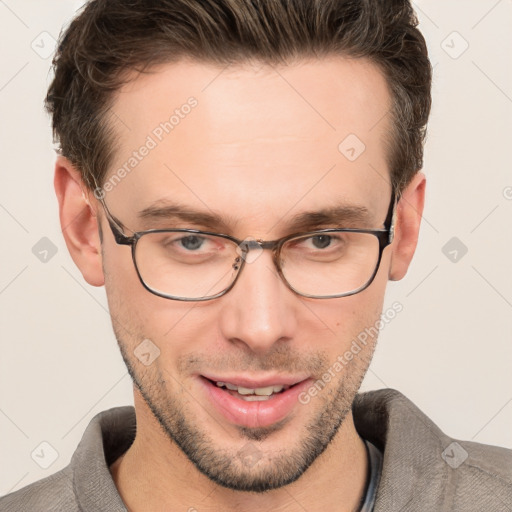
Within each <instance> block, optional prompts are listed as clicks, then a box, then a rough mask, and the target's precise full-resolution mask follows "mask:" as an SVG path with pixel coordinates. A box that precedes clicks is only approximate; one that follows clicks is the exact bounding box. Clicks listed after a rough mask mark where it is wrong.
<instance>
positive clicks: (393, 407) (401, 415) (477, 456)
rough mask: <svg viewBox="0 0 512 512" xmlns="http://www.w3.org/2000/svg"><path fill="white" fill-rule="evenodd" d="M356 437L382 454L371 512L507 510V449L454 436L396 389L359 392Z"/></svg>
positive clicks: (511, 468) (510, 498) (511, 463)
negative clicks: (379, 475) (364, 440)
mask: <svg viewBox="0 0 512 512" xmlns="http://www.w3.org/2000/svg"><path fill="white" fill-rule="evenodd" d="M353 414H354V423H355V425H356V429H357V430H358V431H359V433H360V435H361V436H362V437H364V438H365V439H368V440H369V441H371V442H373V444H375V445H376V446H377V447H379V448H380V449H381V450H382V451H383V453H384V466H383V472H382V479H381V485H380V487H379V490H378V495H377V498H378V499H377V506H376V508H375V510H376V512H380V511H387V510H397V509H398V510H400V506H405V505H407V506H406V507H405V509H407V510H409V511H411V512H412V511H416V510H418V511H419V510H439V511H444V510H446V511H448V510H449V511H451V512H455V511H457V512H458V511H464V512H473V511H475V512H477V511H478V512H481V511H482V510H488V511H493V512H494V511H496V512H497V511H501V510H512V450H509V449H507V448H501V447H498V446H491V445H484V444H479V443H474V442H470V441H463V440H459V439H454V438H452V437H450V436H448V435H446V434H445V433H444V432H442V431H441V429H440V428H439V427H438V426H437V425H436V424H435V423H434V422H433V421H432V420H431V419H430V418H428V416H426V415H425V414H424V413H423V412H422V411H421V410H420V409H419V408H418V407H417V406H416V405H414V404H413V402H411V401H410V400H409V399H408V398H407V397H405V396H404V395H403V394H402V393H400V392H398V391H395V390H392V389H383V390H378V391H370V392H367V393H361V394H359V395H358V396H357V398H356V400H355V401H354V405H353Z"/></svg>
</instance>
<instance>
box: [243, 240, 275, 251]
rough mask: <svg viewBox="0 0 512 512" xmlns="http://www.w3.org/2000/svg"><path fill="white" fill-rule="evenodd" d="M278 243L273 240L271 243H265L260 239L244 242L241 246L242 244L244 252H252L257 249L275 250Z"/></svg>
mask: <svg viewBox="0 0 512 512" xmlns="http://www.w3.org/2000/svg"><path fill="white" fill-rule="evenodd" d="M276 244H277V243H276V242H275V241H273V240H271V241H264V240H262V239H261V238H258V239H249V238H248V239H246V240H244V241H243V242H242V243H241V244H240V248H241V249H242V250H243V251H246V252H248V251H250V250H251V249H257V250H262V249H274V248H275V247H276Z"/></svg>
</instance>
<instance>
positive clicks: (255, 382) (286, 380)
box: [202, 374, 308, 389]
mask: <svg viewBox="0 0 512 512" xmlns="http://www.w3.org/2000/svg"><path fill="white" fill-rule="evenodd" d="M202 377H205V378H207V379H209V380H212V381H213V382H229V383H230V384H233V385H235V386H239V387H243V388H247V389H256V388H265V387H268V386H293V385H294V384H298V383H299V382H302V381H303V380H306V379H307V378H308V376H301V375H299V376H292V375H289V376H286V375H274V376H271V375H270V376H269V375H266V376H264V377H258V378H250V377H247V375H244V376H242V375H225V376H219V375H212V374H208V375H207V374H202Z"/></svg>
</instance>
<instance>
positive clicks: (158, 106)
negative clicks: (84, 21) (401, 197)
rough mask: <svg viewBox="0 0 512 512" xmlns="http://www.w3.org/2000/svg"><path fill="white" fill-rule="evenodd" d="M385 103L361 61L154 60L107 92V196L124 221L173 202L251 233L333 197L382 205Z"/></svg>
mask: <svg viewBox="0 0 512 512" xmlns="http://www.w3.org/2000/svg"><path fill="white" fill-rule="evenodd" d="M389 108H390V97H389V93H388V88H387V84H386V81H385V78H384V77H383V76H382V75H381V73H380V72H379V70H378V68H377V67H376V66H375V65H374V64H372V63H370V62H369V61H366V60H362V59H347V58H340V57H335V58H334V57H333V58H325V59H321V60H309V61H298V62H296V63H294V64H289V65H287V66H270V65H262V64H257V63H254V64H244V65H243V66H242V65H233V66H228V67H219V66H214V65H211V64H203V63H197V62H190V61H180V62H177V63H172V64H166V65H162V66H159V67H158V68H155V69H154V70H153V71H152V72H151V73H150V74H147V75H140V76H138V77H136V78H135V79H134V80H132V81H131V82H129V83H128V84H126V85H125V86H123V88H122V89H121V90H120V91H119V93H118V94H117V95H116V98H115V101H114V103H113V106H112V109H111V110H112V114H113V115H112V116H111V120H112V123H113V128H114V132H115V134H116V136H117V150H116V154H115V158H114V162H113V164H112V166H111V169H110V173H109V174H110V177H111V178H115V176H114V175H115V174H117V175H119V174H121V175H122V178H121V179H114V180H113V181H112V180H111V181H112V186H111V187H109V190H107V197H106V199H107V202H108V203H109V204H115V205H116V212H117V213H118V216H121V215H124V217H125V218H130V220H131V221H132V222H135V212H136V211H140V210H142V209H144V208H147V207H148V206H150V204H151V203H152V202H154V201H157V200H162V199H164V200H165V199H172V200H173V201H175V202H178V203H180V204H182V205H187V206H189V207H190V208H191V209H195V210H203V211H208V210H209V211H210V212H211V211H215V212H219V213H225V212H226V213H227V214H228V215H229V217H230V218H234V219H237V220H239V221H240V222H239V224H240V223H241V224H244V226H245V227H246V228H250V229H253V228H254V229H256V231H258V230H259V229H260V227H261V231H260V232H266V229H268V228H270V226H271V225H272V224H273V223H274V224H275V221H276V220H277V219H281V218H283V217H285V216H286V215H288V216H293V215H295V214H297V213H300V212H301V211H313V210H315V209H322V208H326V207H334V206H337V205H339V204H343V203H345V204H358V205H364V206H366V207H367V208H368V209H369V210H370V211H373V212H382V211H385V210H386V208H387V205H388V202H389V195H390V190H391V189H390V185H389V178H388V176H389V172H388V169H387V163H386V155H387V147H386V138H387V135H388V133H389V123H390V116H389ZM120 169H124V172H119V171H120ZM254 229H253V232H254Z"/></svg>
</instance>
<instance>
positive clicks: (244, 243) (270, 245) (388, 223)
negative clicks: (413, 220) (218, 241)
mask: <svg viewBox="0 0 512 512" xmlns="http://www.w3.org/2000/svg"><path fill="white" fill-rule="evenodd" d="M96 190H97V189H96ZM95 196H96V194H95ZM96 198H97V199H98V200H99V202H100V203H101V205H102V207H103V209H104V211H105V215H106V218H107V221H108V224H109V226H110V229H111V231H112V234H113V235H114V239H115V241H116V243H117V244H118V245H129V246H131V253H132V260H133V265H134V267H135V271H136V273H137V276H138V278H139V281H140V282H141V284H142V286H143V287H144V288H145V289H146V290H147V291H148V292H150V293H152V294H153V295H156V296H158V297H162V298H164V299H169V300H178V301H183V302H202V301H206V300H212V299H217V298H219V297H222V296H223V295H225V294H226V293H228V292H229V291H230V290H231V289H232V288H233V287H234V286H235V283H236V282H237V280H238V278H239V277H240V274H241V273H242V270H243V268H244V266H245V261H246V255H247V254H248V252H249V251H250V249H251V248H255V247H259V248H261V249H263V250H265V249H270V250H272V259H273V261H274V265H275V267H276V269H277V272H278V274H279V276H280V277H281V279H282V281H283V282H284V284H285V285H286V286H287V287H288V288H289V289H290V290H291V291H293V292H294V293H296V294H297V295H299V296H301V297H307V298H311V299H337V298H341V297H349V296H351V295H355V294H357V293H360V292H362V291H364V290H366V288H368V287H369V286H370V285H371V284H372V283H373V281H374V279H375V276H376V275H377V272H378V271H379V267H380V263H381V260H382V253H383V251H384V249H385V248H386V247H387V246H389V245H391V243H392V242H393V240H394V236H395V221H396V207H397V204H398V202H399V201H400V194H396V193H395V190H394V188H392V192H391V200H390V203H389V208H388V213H387V215H386V220H385V221H384V226H385V227H384V229H357V228H325V229H320V230H316V231H305V232H301V233H293V234H290V235H286V236H284V237H282V238H279V239H277V240H262V239H257V240H249V241H248V240H247V239H246V240H240V239H238V238H235V237H234V236H231V235H226V234H224V233H214V232H211V231H202V230H199V229H188V228H177V229H171V228H168V229H148V230H144V231H135V232H133V235H132V236H126V235H125V234H124V233H123V224H122V223H121V222H119V221H118V220H117V219H116V218H115V217H114V216H113V215H112V214H111V213H110V210H109V209H108V207H107V205H106V203H105V200H104V196H100V197H96ZM130 231H132V230H130ZM166 232H173V233H176V232H178V233H180V232H183V233H192V234H204V235H211V236H218V237H221V238H225V239H227V240H230V241H231V242H233V243H235V244H236V245H237V246H238V248H240V249H241V251H242V255H241V258H240V256H239V257H238V258H236V259H235V261H234V264H235V263H238V262H239V260H240V259H241V260H242V261H241V263H240V267H239V268H238V269H235V270H237V274H236V276H235V279H233V281H232V282H231V284H230V285H229V286H228V287H227V288H225V289H224V290H223V291H221V292H219V293H217V294H215V295H211V296H206V297H199V298H195V299H192V298H186V297H178V296H174V295H169V294H165V293H163V292H158V291H156V290H153V289H151V288H150V287H149V286H148V285H147V284H146V283H145V281H144V279H143V278H142V275H141V273H140V271H139V268H138V266H137V261H136V258H135V249H136V246H137V242H138V241H139V240H140V239H141V238H142V237H143V236H144V235H145V234H148V233H166ZM333 232H336V233H340V232H341V233H347V232H348V233H368V234H371V235H374V236H376V237H377V239H378V241H379V257H378V260H377V264H376V265H375V270H374V271H373V274H372V275H371V277H370V278H369V279H368V281H367V282H366V283H365V284H364V285H363V286H360V287H359V288H357V289H356V290H353V291H350V292H346V293H342V294H337V295H310V294H305V293H301V292H299V291H297V290H296V289H295V288H293V286H292V285H291V284H290V283H289V282H288V280H287V279H286V277H285V276H284V274H283V271H282V269H281V265H280V263H279V255H280V253H281V249H282V247H283V245H284V244H285V243H286V242H287V241H288V240H291V239H293V238H298V237H301V236H306V235H313V234H326V233H333Z"/></svg>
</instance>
